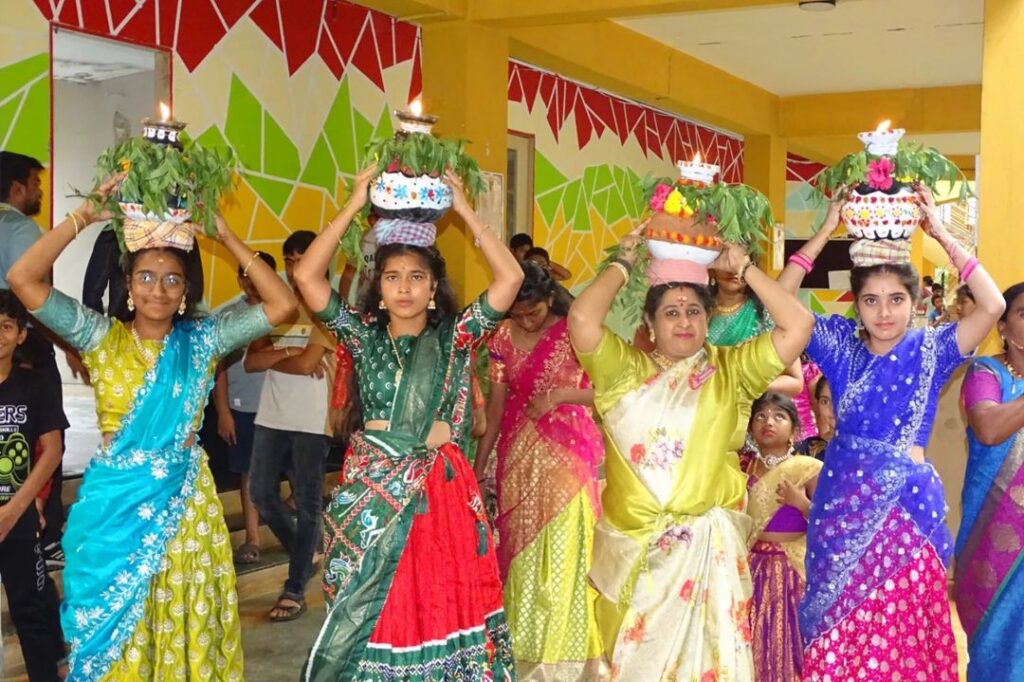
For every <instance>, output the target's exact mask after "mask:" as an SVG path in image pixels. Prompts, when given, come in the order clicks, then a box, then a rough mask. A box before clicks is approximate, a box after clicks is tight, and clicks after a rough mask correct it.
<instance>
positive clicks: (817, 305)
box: [809, 295, 828, 315]
mask: <svg viewBox="0 0 1024 682" xmlns="http://www.w3.org/2000/svg"><path fill="white" fill-rule="evenodd" d="M809 298H810V301H809V302H810V304H811V312H812V313H817V314H818V315H828V312H827V311H826V310H825V306H823V305H822V304H821V301H819V300H818V297H817V296H814V295H811V296H810V297H809Z"/></svg>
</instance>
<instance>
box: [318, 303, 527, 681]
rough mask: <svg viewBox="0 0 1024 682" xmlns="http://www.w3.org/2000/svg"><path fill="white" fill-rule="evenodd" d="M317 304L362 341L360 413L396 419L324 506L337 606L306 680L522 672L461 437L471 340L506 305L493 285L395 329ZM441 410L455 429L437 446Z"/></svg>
mask: <svg viewBox="0 0 1024 682" xmlns="http://www.w3.org/2000/svg"><path fill="white" fill-rule="evenodd" d="M319 316H320V318H321V319H322V320H324V322H326V323H327V326H328V327H329V328H330V329H331V330H332V331H334V332H335V333H336V334H337V335H338V338H339V339H340V341H341V343H343V344H344V345H345V346H346V348H347V349H348V350H349V351H350V352H351V354H352V358H353V361H354V363H355V369H356V374H357V377H358V382H359V393H360V397H361V399H362V403H363V417H364V421H365V422H370V421H373V420H386V421H388V422H389V424H390V427H389V428H388V429H387V430H367V431H362V432H358V433H356V434H355V435H354V436H353V437H352V440H351V445H350V450H349V452H348V454H347V457H346V462H345V471H344V474H343V477H342V484H341V486H340V487H339V488H338V489H337V490H336V491H335V493H334V496H333V499H332V500H331V503H330V504H329V506H328V508H327V511H326V512H325V517H324V520H325V542H326V554H327V556H326V567H325V571H324V591H325V594H326V597H327V604H328V610H327V617H326V620H325V622H324V625H323V627H322V628H321V631H320V634H319V635H318V637H317V639H316V642H315V643H314V645H313V650H312V652H311V653H310V657H309V660H308V662H307V664H306V667H305V670H304V671H303V680H306V681H310V682H328V681H330V682H336V681H337V680H346V681H348V680H353V681H354V680H358V681H360V682H368V681H372V682H376V681H378V680H379V681H383V680H389V681H390V680H405V681H410V682H417V681H420V680H467V681H468V680H473V681H476V680H513V679H514V676H515V673H514V667H513V663H512V646H511V641H510V636H509V632H508V627H507V625H506V624H505V613H504V611H503V609H502V593H501V581H500V579H499V577H498V566H497V561H496V559H495V554H494V542H493V539H492V536H491V532H490V528H489V526H488V523H487V518H486V515H485V513H484V508H483V502H482V499H481V496H480V491H479V489H478V488H477V485H476V480H475V477H474V475H473V470H472V468H471V467H470V466H469V463H468V462H467V461H466V458H465V456H464V455H463V448H462V446H463V443H464V442H465V440H466V439H468V437H469V430H470V427H471V425H472V420H471V418H470V400H471V393H470V378H469V362H470V355H471V351H472V350H473V348H474V347H475V346H477V345H479V343H480V342H481V341H482V340H483V338H484V337H485V336H486V335H487V334H488V333H489V332H490V331H492V330H493V329H494V328H495V326H496V325H497V323H498V321H500V319H501V318H502V316H503V315H502V314H501V313H499V312H497V311H495V310H494V309H492V308H491V306H490V305H488V303H487V300H486V294H485V295H482V296H481V297H480V298H478V299H477V300H476V301H474V302H473V303H472V304H471V305H470V306H468V307H467V308H466V309H465V310H464V311H463V312H462V313H461V314H460V315H458V316H457V317H453V318H451V319H450V320H446V321H444V322H442V323H441V324H440V325H438V326H437V327H428V328H427V329H426V330H424V331H423V332H422V333H421V334H420V335H419V336H417V337H413V336H403V337H399V338H396V339H394V341H392V339H391V338H390V337H389V335H388V330H387V328H386V327H385V326H384V325H383V324H380V323H379V321H378V320H377V319H376V318H375V317H374V316H360V315H358V314H357V313H355V312H354V311H352V310H350V309H348V308H346V307H345V306H344V305H342V303H341V300H340V298H338V297H337V296H336V295H335V296H333V297H332V299H331V302H330V304H328V306H327V308H326V309H325V310H324V311H322V312H321V313H319ZM399 355H400V357H399ZM396 384H397V385H396ZM434 421H444V422H447V423H448V424H450V425H451V429H452V436H451V441H450V442H449V443H446V444H445V445H443V446H441V447H439V448H433V449H428V448H427V447H426V445H425V440H426V437H427V434H428V433H429V431H430V427H431V425H432V424H433V422H434Z"/></svg>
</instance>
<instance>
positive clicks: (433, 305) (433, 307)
mask: <svg viewBox="0 0 1024 682" xmlns="http://www.w3.org/2000/svg"><path fill="white" fill-rule="evenodd" d="M427 310H437V304H436V303H434V297H433V296H431V297H430V302H429V303H427Z"/></svg>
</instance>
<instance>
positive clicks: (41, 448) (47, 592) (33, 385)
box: [0, 289, 68, 682]
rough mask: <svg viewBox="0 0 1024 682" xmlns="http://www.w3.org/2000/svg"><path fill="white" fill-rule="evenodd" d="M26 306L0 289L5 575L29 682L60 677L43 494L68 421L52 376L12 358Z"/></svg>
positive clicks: (0, 558) (1, 557)
mask: <svg viewBox="0 0 1024 682" xmlns="http://www.w3.org/2000/svg"><path fill="white" fill-rule="evenodd" d="M27 324H28V313H27V312H26V311H25V307H24V306H22V305H21V303H20V302H19V301H18V299H17V298H15V296H14V294H13V293H11V291H10V290H8V289H0V580H2V581H3V584H4V587H5V588H6V590H7V599H8V603H9V605H10V612H11V619H12V620H13V621H14V627H15V628H16V629H17V631H18V639H19V640H20V643H21V650H22V655H23V656H24V658H25V668H26V671H27V672H28V677H29V680H31V682H54V681H55V680H58V679H60V677H59V675H58V668H59V667H60V666H61V665H62V661H63V659H64V635H63V632H62V631H61V627H60V613H59V610H58V609H59V601H58V599H57V590H56V589H55V588H54V585H53V581H52V580H51V579H50V576H49V574H48V573H47V572H46V564H45V562H44V560H43V555H42V550H41V548H40V546H39V534H40V530H41V524H42V523H43V515H42V504H41V500H40V499H39V495H40V493H41V492H42V491H43V490H44V488H45V487H46V485H47V484H48V483H49V481H50V477H51V476H52V475H53V472H54V470H56V468H57V467H58V466H59V465H60V459H61V431H62V430H64V429H66V428H67V427H68V422H67V420H66V419H65V418H64V412H63V410H61V406H60V402H59V400H58V399H57V397H56V396H55V395H54V393H53V391H52V390H51V389H52V386H51V383H50V382H47V381H45V380H43V378H42V377H41V375H40V374H39V373H38V370H29V369H25V368H23V367H18V366H16V365H15V364H14V351H15V349H16V348H17V347H18V346H19V345H20V344H21V343H23V342H24V341H25V337H26V331H27V330H26V326H27Z"/></svg>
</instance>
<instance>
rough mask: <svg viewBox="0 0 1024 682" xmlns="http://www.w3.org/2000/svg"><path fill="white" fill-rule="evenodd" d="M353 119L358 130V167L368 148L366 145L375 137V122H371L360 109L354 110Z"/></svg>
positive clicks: (356, 152) (356, 153) (356, 151)
mask: <svg viewBox="0 0 1024 682" xmlns="http://www.w3.org/2000/svg"><path fill="white" fill-rule="evenodd" d="M352 121H353V123H354V124H355V126H354V127H355V131H356V150H355V155H356V169H357V170H358V168H359V166H360V163H359V162H360V161H361V160H362V158H363V150H364V149H366V145H368V144H370V140H372V139H373V124H372V123H370V119H368V118H366V117H365V116H363V115H362V114H360V113H359V112H358V111H353V112H352Z"/></svg>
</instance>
